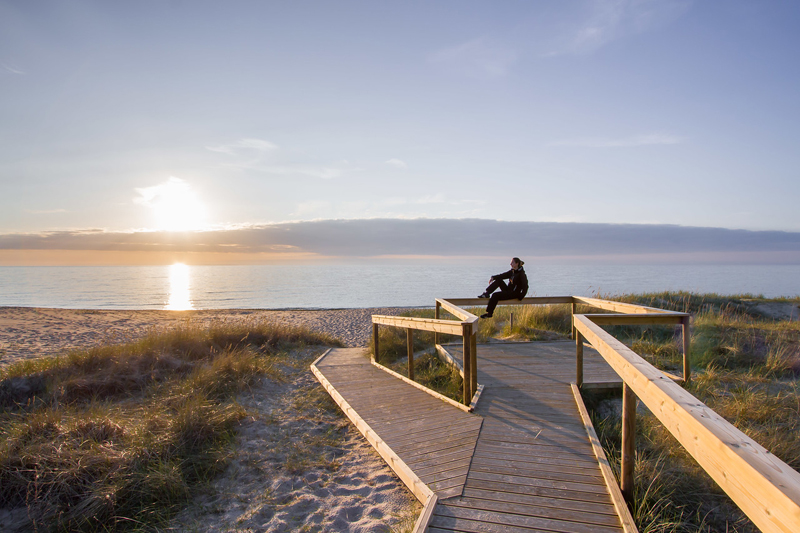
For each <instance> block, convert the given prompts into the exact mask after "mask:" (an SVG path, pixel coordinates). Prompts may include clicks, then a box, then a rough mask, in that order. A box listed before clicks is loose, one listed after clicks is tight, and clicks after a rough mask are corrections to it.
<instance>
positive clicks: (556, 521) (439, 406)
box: [317, 342, 622, 532]
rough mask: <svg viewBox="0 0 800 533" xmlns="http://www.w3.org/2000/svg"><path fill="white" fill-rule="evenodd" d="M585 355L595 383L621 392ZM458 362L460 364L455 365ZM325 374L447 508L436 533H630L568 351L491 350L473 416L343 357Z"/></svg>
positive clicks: (594, 358) (483, 361) (541, 346)
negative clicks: (590, 433)
mask: <svg viewBox="0 0 800 533" xmlns="http://www.w3.org/2000/svg"><path fill="white" fill-rule="evenodd" d="M592 352H593V351H591V350H588V349H587V350H586V353H585V354H584V358H585V363H584V364H585V369H586V371H585V375H586V377H587V382H588V381H589V380H590V379H591V380H593V381H594V382H595V383H600V384H608V383H613V382H615V381H618V380H619V378H617V377H616V375H615V374H614V372H613V371H612V370H611V369H610V368H608V367H607V365H605V363H604V362H603V360H602V358H600V357H599V356H598V355H597V354H596V353H592ZM454 355H457V356H460V354H455V353H454ZM317 368H318V370H319V372H320V373H321V374H323V375H324V378H325V379H327V380H328V381H329V383H330V385H331V386H332V387H334V388H335V389H336V390H337V391H338V392H339V393H340V394H341V395H342V397H344V398H346V399H347V402H348V403H349V405H350V406H351V407H352V408H353V410H355V411H357V412H358V414H359V415H360V416H361V417H363V418H364V420H365V421H366V422H367V423H368V424H369V426H370V427H371V428H372V430H373V431H374V432H375V433H376V434H377V435H379V436H380V437H381V438H382V439H383V441H384V442H385V443H386V444H387V445H388V446H389V447H391V448H392V449H393V450H394V451H395V452H396V454H397V455H398V456H399V458H400V459H401V460H402V461H403V462H404V463H405V464H406V465H407V466H408V467H409V468H410V469H411V470H413V471H414V472H415V473H416V475H417V476H419V478H420V479H421V480H422V482H423V483H425V484H427V485H428V486H429V487H430V488H431V489H432V490H433V491H434V492H436V494H437V496H438V497H439V500H438V504H437V505H436V507H435V509H434V510H433V518H432V520H431V522H430V526H429V529H428V531H431V532H441V531H474V532H478V531H490V532H491V531H525V532H531V531H552V532H589V531H592V532H611V531H622V527H621V523H620V518H619V517H618V515H617V513H616V511H615V508H614V505H613V503H612V500H611V497H610V495H609V491H608V489H607V487H606V484H605V481H604V479H603V476H602V473H601V471H600V469H599V467H598V463H597V460H596V458H595V456H594V453H593V450H592V446H591V444H590V442H589V440H588V437H587V434H586V430H585V428H584V425H583V422H582V419H581V416H580V413H579V412H578V409H577V406H576V404H575V399H574V397H573V394H572V390H571V387H570V385H569V383H570V381H573V380H574V376H575V356H574V345H573V344H572V343H569V342H548V343H543V342H539V343H514V344H489V345H481V346H480V347H479V349H478V381H479V383H481V384H483V385H484V386H485V389H484V391H483V394H482V396H481V399H480V402H479V403H478V406H477V408H476V409H475V412H474V413H473V414H469V413H465V412H463V411H461V410H459V409H457V408H455V407H453V406H452V405H450V404H447V403H445V402H443V401H441V400H438V399H436V398H433V397H431V396H429V395H427V394H426V393H425V392H423V391H420V390H418V389H415V388H413V387H411V386H409V385H408V384H406V383H404V382H402V381H400V380H398V379H397V378H394V377H392V376H391V375H389V374H387V373H385V372H383V371H381V370H380V369H378V368H376V367H374V366H372V365H371V364H370V363H369V361H368V360H367V359H366V358H365V357H363V356H361V355H359V354H358V352H357V351H355V350H333V351H332V352H330V353H329V354H328V355H327V356H326V357H325V358H323V359H322V360H321V361H319V362H318V363H317Z"/></svg>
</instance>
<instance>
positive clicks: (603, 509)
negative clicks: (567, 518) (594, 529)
mask: <svg viewBox="0 0 800 533" xmlns="http://www.w3.org/2000/svg"><path fill="white" fill-rule="evenodd" d="M463 496H464V498H475V499H483V500H495V501H497V500H500V501H503V502H508V503H511V504H521V505H532V506H537V507H555V508H557V509H565V510H571V511H584V512H587V513H592V514H595V515H596V514H603V515H606V516H613V517H616V516H617V515H616V514H615V512H614V509H613V508H612V507H610V506H608V505H604V504H598V503H591V502H585V501H579V500H566V499H564V498H549V497H546V496H533V495H528V494H512V493H510V492H493V491H488V490H481V489H473V488H468V487H465V488H464V495H463ZM454 505H457V503H455V502H454Z"/></svg>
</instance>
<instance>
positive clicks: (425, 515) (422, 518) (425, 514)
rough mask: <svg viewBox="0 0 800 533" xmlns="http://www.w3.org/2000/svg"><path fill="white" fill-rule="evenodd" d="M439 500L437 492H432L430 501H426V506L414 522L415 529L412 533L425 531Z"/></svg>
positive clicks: (423, 532)
mask: <svg viewBox="0 0 800 533" xmlns="http://www.w3.org/2000/svg"><path fill="white" fill-rule="evenodd" d="M438 501H439V498H438V497H437V496H436V494H432V495H431V497H430V498H428V501H426V502H425V506H424V507H423V508H422V512H421V513H420V515H419V518H417V521H416V522H415V523H414V530H413V532H412V533H425V531H426V530H427V529H428V525H429V524H430V522H431V519H432V518H433V510H434V509H435V508H436V504H437V502H438Z"/></svg>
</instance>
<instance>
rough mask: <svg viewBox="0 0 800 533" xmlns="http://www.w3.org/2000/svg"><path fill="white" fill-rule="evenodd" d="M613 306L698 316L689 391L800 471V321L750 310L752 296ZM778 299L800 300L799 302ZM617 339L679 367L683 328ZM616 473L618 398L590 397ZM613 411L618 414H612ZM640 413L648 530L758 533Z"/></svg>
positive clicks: (636, 508)
mask: <svg viewBox="0 0 800 533" xmlns="http://www.w3.org/2000/svg"><path fill="white" fill-rule="evenodd" d="M607 298H608V299H613V300H618V301H627V302H632V303H639V304H643V305H650V306H654V307H660V308H664V309H672V310H676V311H682V312H690V313H693V315H694V316H693V321H692V327H691V360H692V376H693V379H692V382H691V383H690V384H688V385H687V386H686V388H687V390H688V391H689V392H690V393H691V394H693V395H694V396H696V397H697V398H698V399H700V400H701V401H702V402H704V403H705V404H707V405H708V406H709V407H710V408H711V409H713V410H714V411H716V412H717V413H719V414H720V415H721V416H723V417H724V418H725V419H727V420H728V421H729V422H731V423H732V424H734V425H735V426H736V427H737V428H739V429H740V430H741V431H743V432H744V433H745V434H746V435H748V436H749V437H751V438H753V439H754V440H755V441H756V442H758V443H759V444H761V445H762V446H764V447H765V448H767V449H768V450H770V451H771V452H772V453H774V454H775V455H776V456H777V457H778V458H780V459H781V460H782V461H784V462H786V463H787V464H789V465H790V466H792V467H793V468H795V469H800V387H799V386H798V376H800V323H798V322H797V321H792V322H789V321H782V320H774V319H771V318H766V317H764V316H761V315H759V314H758V313H756V312H754V311H753V310H752V305H751V304H752V303H753V302H752V301H753V300H756V303H757V302H758V301H763V302H766V301H767V300H765V299H762V298H759V297H757V296H753V295H736V296H731V297H726V296H720V295H717V294H693V293H684V292H680V293H657V294H643V295H624V296H611V297H607ZM779 301H787V302H790V303H791V302H795V303H796V302H797V300H796V299H793V300H788V299H782V300H779ZM607 329H608V330H609V332H611V333H612V334H613V335H614V336H616V337H617V338H619V339H620V340H621V341H623V342H625V343H626V344H628V345H629V346H630V347H631V348H632V349H633V350H634V351H635V352H637V353H638V354H640V355H642V356H643V357H644V358H645V359H646V360H648V361H649V362H651V363H652V364H654V365H655V366H657V367H658V368H662V369H679V368H680V365H681V348H680V345H679V344H678V343H679V342H680V336H679V332H678V330H676V329H674V328H671V327H664V326H660V327H639V328H636V327H613V328H607ZM585 399H586V401H587V406H589V407H590V411H591V412H592V415H593V420H594V424H595V427H596V429H597V431H598V434H599V436H600V440H601V441H602V442H603V446H604V448H605V449H606V452H607V454H608V455H609V459H610V461H611V463H612V465H613V466H614V467H615V468H616V469H617V472H618V469H619V447H620V431H621V427H620V420H619V413H618V412H616V411H618V410H619V408H618V405H619V403H620V401H619V399H618V398H616V397H614V398H609V397H607V396H606V397H602V396H596V395H591V394H585ZM610 406H614V407H615V409H614V410H611V411H615V412H609V411H610V409H609V407H610ZM639 409H640V412H639V414H638V415H637V442H636V477H635V490H634V493H635V494H634V501H633V503H632V506H631V507H632V512H633V515H634V518H635V520H636V523H637V526H638V527H639V530H640V531H642V532H643V533H644V532H659V533H661V532H689V531H692V532H694V531H704V532H755V531H758V530H757V529H756V528H755V526H754V525H753V524H752V523H751V522H750V521H749V519H748V518H747V517H746V516H744V514H743V513H742V512H741V511H740V510H739V509H738V507H736V506H735V504H733V502H732V501H731V500H730V499H729V498H728V497H727V495H725V494H724V493H723V492H722V491H721V490H720V489H719V487H717V485H716V484H715V483H714V482H713V481H712V480H711V478H710V477H709V476H708V474H706V473H705V472H704V471H703V470H702V469H701V468H700V466H699V465H698V464H697V463H696V462H695V461H694V459H693V458H691V457H690V456H689V454H688V453H687V452H686V451H685V450H684V449H683V447H682V446H680V445H679V444H678V442H677V441H676V440H675V439H674V438H673V437H672V435H670V434H669V432H667V431H666V430H665V429H664V427H663V426H662V425H661V423H660V422H659V421H658V420H657V419H656V418H655V417H654V416H653V415H652V414H651V413H649V411H647V409H644V410H643V412H642V406H641V404H640V408H639Z"/></svg>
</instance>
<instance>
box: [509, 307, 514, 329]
mask: <svg viewBox="0 0 800 533" xmlns="http://www.w3.org/2000/svg"><path fill="white" fill-rule="evenodd" d="M508 329H509V331H510V330H512V329H514V311H511V313H509V319H508Z"/></svg>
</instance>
